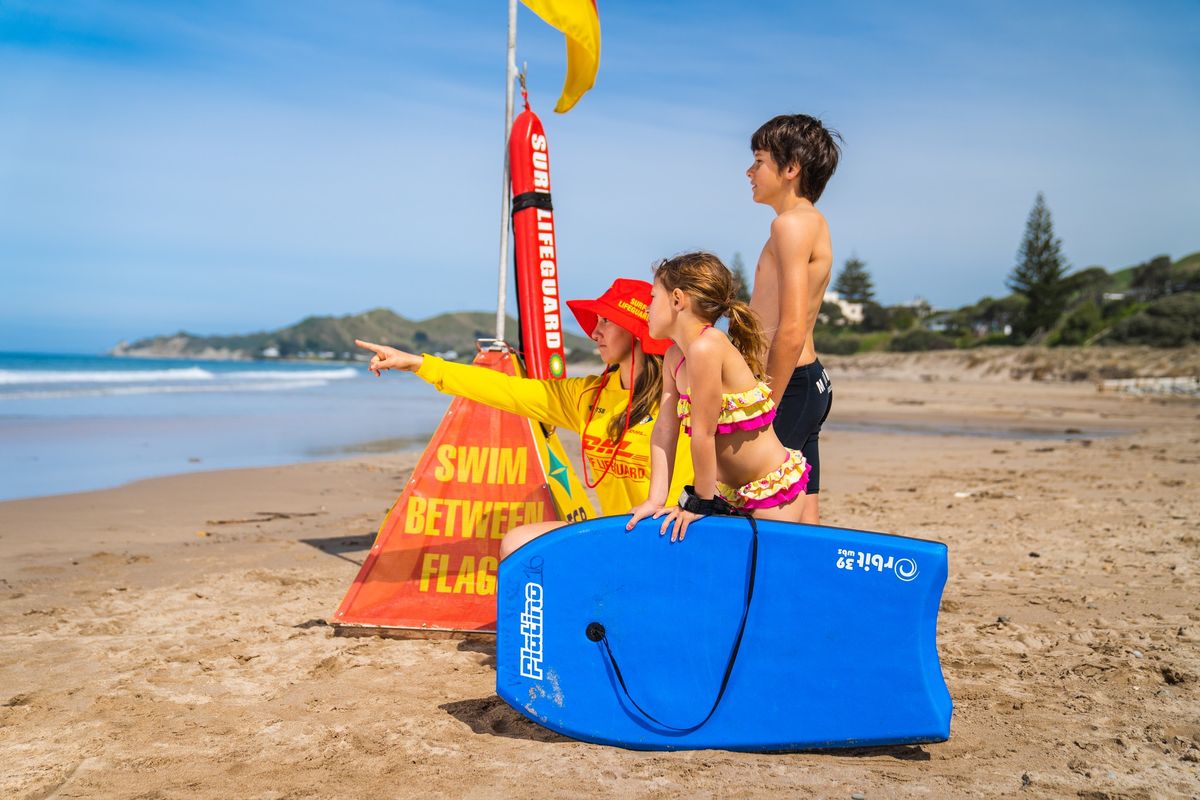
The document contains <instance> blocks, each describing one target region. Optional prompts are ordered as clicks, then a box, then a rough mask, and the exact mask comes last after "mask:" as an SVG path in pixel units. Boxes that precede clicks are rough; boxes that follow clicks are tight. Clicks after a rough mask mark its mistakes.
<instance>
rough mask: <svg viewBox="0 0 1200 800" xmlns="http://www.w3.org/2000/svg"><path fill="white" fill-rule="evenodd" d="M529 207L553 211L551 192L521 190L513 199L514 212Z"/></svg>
mask: <svg viewBox="0 0 1200 800" xmlns="http://www.w3.org/2000/svg"><path fill="white" fill-rule="evenodd" d="M527 208H541V209H545V210H546V211H553V210H554V204H553V203H551V202H550V193H549V192H521V194H519V195H517V196H515V197H513V199H512V213H513V214H514V215H515V214H516V213H517V212H518V211H524V210H525V209H527Z"/></svg>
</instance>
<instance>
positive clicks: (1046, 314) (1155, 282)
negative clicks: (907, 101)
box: [732, 192, 1200, 354]
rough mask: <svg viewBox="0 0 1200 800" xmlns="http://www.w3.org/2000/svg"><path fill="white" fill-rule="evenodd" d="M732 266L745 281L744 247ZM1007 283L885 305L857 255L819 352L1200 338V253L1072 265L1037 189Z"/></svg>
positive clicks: (841, 282) (820, 334)
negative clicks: (953, 297) (1111, 267)
mask: <svg viewBox="0 0 1200 800" xmlns="http://www.w3.org/2000/svg"><path fill="white" fill-rule="evenodd" d="M732 269H733V271H734V274H735V277H736V278H737V279H738V280H739V284H740V286H741V287H743V290H744V288H745V287H746V285H747V282H746V279H745V273H744V268H743V265H742V261H741V256H740V255H737V254H735V256H734V258H733V262H732ZM1005 285H1006V287H1007V288H1008V289H1009V291H1010V292H1011V293H1010V294H1008V295H1006V296H1004V297H1000V298H993V297H984V298H982V299H980V300H979V301H977V302H975V303H972V304H970V305H966V306H963V307H961V308H957V309H945V310H934V309H933V308H932V307H931V306H930V305H929V304H928V303H927V302H925V301H922V300H917V301H914V302H912V303H906V304H900V305H892V306H885V305H882V304H881V303H879V302H878V301H877V300H876V296H875V287H874V284H873V281H872V279H871V274H870V272H869V271H868V269H867V264H866V262H865V261H863V260H862V259H860V258H858V257H857V255H852V256H851V257H850V258H848V259H847V260H846V261H845V263H844V264H843V265H842V267H841V269H840V270H839V271H838V273H837V275H836V277H835V279H834V281H833V283H832V286H831V288H832V290H833V292H834V293H836V295H837V296H838V298H839V299H840V300H841V303H840V304H839V303H834V302H828V301H827V302H825V303H823V304H822V306H821V311H820V315H819V316H818V321H817V326H816V330H815V331H814V339H815V344H816V347H817V350H818V352H825V353H833V354H849V353H854V352H859V351H863V350H879V349H888V350H897V351H913V350H934V349H949V348H954V347H977V346H980V345H1045V346H1051V347H1055V346H1063V345H1108V344H1144V345H1150V346H1155V347H1180V346H1184V345H1188V344H1193V343H1200V253H1193V254H1192V255H1190V256H1187V257H1185V258H1182V259H1180V260H1178V261H1172V260H1171V258H1170V257H1168V256H1165V255H1159V256H1154V257H1153V258H1150V259H1148V260H1146V261H1145V262H1143V263H1141V264H1137V265H1135V266H1132V267H1128V268H1126V269H1122V270H1118V271H1117V272H1112V273H1110V272H1109V271H1108V270H1106V269H1104V268H1103V267H1089V268H1087V269H1083V270H1079V271H1076V272H1072V271H1071V266H1070V263H1069V262H1068V260H1067V258H1066V256H1065V254H1064V252H1063V243H1062V240H1061V239H1059V238H1058V236H1056V235H1055V233H1054V222H1053V219H1052V216H1051V213H1050V209H1049V207H1048V206H1047V204H1046V198H1045V196H1044V195H1043V194H1042V193H1041V192H1039V193H1038V194H1037V197H1036V199H1035V200H1034V203H1033V207H1032V209H1031V210H1030V212H1029V216H1028V217H1027V219H1026V221H1025V232H1024V235H1023V236H1022V238H1021V242H1020V245H1019V247H1018V249H1017V257H1016V261H1015V264H1014V265H1013V266H1012V268H1011V270H1010V271H1009V273H1008V275H1007V277H1006V281H1005ZM747 294H748V293H747ZM847 311H850V312H853V313H852V314H850V315H848V314H847V313H846V312H847Z"/></svg>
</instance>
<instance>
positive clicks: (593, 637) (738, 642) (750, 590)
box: [585, 511, 758, 733]
mask: <svg viewBox="0 0 1200 800" xmlns="http://www.w3.org/2000/svg"><path fill="white" fill-rule="evenodd" d="M729 516H737V517H744V518H745V519H746V521H747V522H749V523H750V531H751V535H750V568H749V569H748V570H747V575H746V603H745V605H744V606H743V607H742V619H741V622H740V623H739V624H738V631H737V636H736V637H734V640H733V647H732V648H731V649H730V651H729V663H727V664H726V665H725V676H724V677H723V678H721V688H720V690H718V691H717V699H715V700H713V704H712V708H710V709H709V710H708V713H707V714H705V716H704V719H702V720H700V721H699V722H697V723H696V724H695V725H688V726H687V727H678V726H676V725H669V724H667V723H665V722H663V721H662V720H660V719H658V718H657V717H655V716H654V715H653V714H651V713H650V712H649V711H647V710H646V709H644V708H642V706H641V704H640V703H638V701H636V700H634V699H633V695H631V694H630V693H629V687H628V686H626V685H625V677H624V676H623V675H622V674H621V668H620V667H619V666H617V658H616V656H614V655H613V651H612V647H611V646H610V645H609V643H608V631H606V630H605V628H604V626H603V625H601V624H600V623H598V622H592V623H590V624H589V625H588V626H587V630H586V631H585V635H586V636H587V638H588V639H589V640H590V641H593V642H596V643H598V644H602V645H604V652H605V653H606V654H607V655H608V662H609V664H610V665H611V666H612V670H613V673H614V674H615V675H616V678H617V682H618V683H619V684H621V691H623V692H624V693H625V697H626V699H628V700H629V702H630V703H631V704H633V707H634V708H636V709H637V710H638V711H639V712H640V713H641V715H642V716H643V717H645V718H646V719H648V720H650V721H651V722H653V723H654V724H655V725H658V726H660V727H663V728H666V729H667V730H670V731H675V732H677V733H691V732H692V731H695V730H698V729H699V728H700V727H701V726H703V725H704V724H705V723H706V722H708V721H709V720H710V719H712V715H713V714H715V713H717V707H718V706H719V705H721V698H722V697H724V696H725V689H726V688H727V687H728V686H729V677H730V676H731V675H732V674H733V665H734V664H735V663H736V662H737V657H738V650H739V649H740V648H741V646H742V634H744V633H745V632H746V618H747V617H748V616H750V601H751V600H753V599H754V575H755V572H756V571H757V567H758V525H757V524H756V523H755V521H754V517H753V516H751V515H750V514H748V513H746V512H744V511H734V512H733V513H732V514H729Z"/></svg>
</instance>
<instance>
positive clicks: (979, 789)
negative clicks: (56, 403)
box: [0, 369, 1200, 800]
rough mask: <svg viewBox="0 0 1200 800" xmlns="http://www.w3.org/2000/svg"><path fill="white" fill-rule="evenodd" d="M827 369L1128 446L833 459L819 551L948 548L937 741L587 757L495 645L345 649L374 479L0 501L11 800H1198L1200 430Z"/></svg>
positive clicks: (958, 447)
mask: <svg viewBox="0 0 1200 800" xmlns="http://www.w3.org/2000/svg"><path fill="white" fill-rule="evenodd" d="M830 371H831V373H832V374H833V380H834V386H835V395H836V399H835V405H834V412H833V413H834V418H835V419H836V418H838V417H841V418H842V419H844V420H858V421H861V420H872V419H884V418H887V419H892V420H895V419H897V418H899V419H901V420H906V421H908V422H909V423H910V424H913V425H918V424H919V425H925V426H935V425H945V424H948V423H950V422H961V421H962V420H976V421H977V422H979V424H984V423H987V424H990V425H993V426H996V427H999V428H1005V427H1011V426H1014V425H1017V426H1024V427H1033V428H1035V429H1045V430H1052V429H1056V430H1059V431H1065V430H1066V429H1068V428H1077V429H1079V430H1081V431H1096V430H1099V431H1109V430H1112V431H1114V432H1113V433H1112V434H1111V435H1106V436H1096V437H1094V438H1090V439H1089V438H1079V437H1076V438H1065V436H1066V435H1065V434H1063V436H1064V438H1061V439H1058V440H1045V439H1020V438H1008V437H983V436H929V435H924V434H912V433H889V434H881V433H875V432H869V433H868V432H861V431H847V430H837V429H829V430H827V431H826V432H825V433H823V434H822V447H823V468H824V469H825V476H824V481H823V483H824V484H825V488H823V491H822V501H821V502H822V510H823V521H824V522H825V523H826V524H828V525H831V526H836V527H845V528H857V529H863V530H878V531H883V532H890V533H899V534H902V535H909V536H915V537H919V538H926V539H935V540H938V541H944V542H946V543H947V545H948V546H949V547H950V577H949V580H948V582H947V585H946V588H945V593H944V595H943V600H942V607H941V614H940V616H939V624H938V646H939V654H940V660H941V666H942V670H943V673H944V674H945V677H946V680H947V683H948V685H949V687H950V691H951V695H952V697H953V699H954V702H955V712H954V719H953V722H952V732H951V738H950V740H949V741H948V742H946V743H944V744H937V745H923V746H912V747H890V748H889V747H884V748H869V749H860V750H850V751H841V752H819V751H818V752H807V753H779V754H756V753H731V752H724V751H696V752H683V753H639V752H633V751H626V750H621V749H616V748H608V747H601V746H596V745H588V744H582V743H578V742H573V741H571V740H567V739H564V738H562V737H559V736H556V735H554V734H551V733H549V732H547V731H545V730H543V729H541V728H539V727H537V726H535V725H533V724H532V723H530V722H528V721H527V720H525V719H524V718H523V717H521V716H520V715H519V714H518V713H517V712H515V711H513V710H512V709H510V708H509V707H508V706H507V705H505V704H504V703H503V702H501V701H500V700H499V699H498V698H496V697H495V695H494V681H495V673H494V668H493V663H494V655H493V653H492V651H491V647H492V645H491V644H490V643H487V642H484V643H480V642H456V641H446V640H422V639H416V640H395V639H382V638H348V637H340V636H334V635H332V631H331V629H330V627H329V625H328V620H329V619H330V618H331V617H332V614H333V612H334V611H335V610H336V608H337V605H338V603H339V601H340V600H341V598H342V596H343V595H344V593H345V592H346V590H347V589H348V588H349V586H350V583H351V581H352V580H353V578H354V576H355V575H356V574H357V571H358V568H359V565H360V564H361V562H362V559H363V557H364V556H365V555H366V553H367V551H368V549H369V547H370V545H371V542H372V541H373V537H374V534H375V531H376V529H377V528H378V526H379V524H380V522H381V521H382V519H383V517H384V515H385V514H386V512H387V509H388V508H389V507H390V505H391V504H392V503H393V502H394V500H395V499H396V498H397V497H398V496H399V494H400V491H401V490H402V489H403V487H404V485H405V483H406V481H407V478H408V475H409V473H410V471H411V469H412V468H413V465H414V464H415V461H416V456H415V454H411V455H409V456H396V455H365V456H359V457H355V458H349V459H335V460H327V461H316V462H306V463H300V464H293V465H289V466H281V467H265V468H258V469H245V470H224V471H213V472H203V473H192V474H185V475H178V476H173V477H160V478H151V479H147V480H143V481H138V482H135V483H132V484H128V485H126V486H123V487H120V488H116V489H108V490H101V491H95V492H88V493H82V494H74V495H59V496H54V497H44V498H35V499H26V500H13V501H8V502H4V503H0V637H2V640H3V641H4V643H5V644H4V647H3V648H0V759H3V762H4V763H5V764H7V765H9V768H8V770H6V772H5V774H4V775H3V776H0V793H2V794H4V795H5V796H11V797H16V798H35V797H47V796H50V795H53V794H55V793H56V792H58V793H61V794H63V795H76V796H105V797H118V798H124V797H129V798H132V797H139V796H147V795H155V794H157V795H162V796H181V795H184V794H186V795H188V796H189V797H194V798H200V800H217V798H224V797H228V796H230V794H237V795H239V796H253V797H273V796H288V795H297V796H322V797H324V796H330V797H332V796H344V795H346V794H347V793H354V794H379V795H381V796H396V795H402V796H406V795H408V794H412V795H416V794H421V795H422V796H431V797H460V796H472V797H488V796H495V795H497V794H506V795H519V794H521V793H523V792H524V791H526V790H527V789H528V786H529V783H530V782H531V781H533V780H536V781H537V782H538V785H539V786H540V787H541V788H542V789H543V791H544V792H545V793H546V794H547V796H577V795H579V794H588V795H596V796H612V797H646V798H665V797H669V796H678V795H680V794H682V793H685V792H686V793H693V794H697V793H698V794H700V795H714V796H728V795H733V794H740V795H750V796H765V795H777V794H778V793H780V792H784V793H788V794H791V795H800V796H811V795H816V796H846V795H849V794H850V793H853V792H863V793H864V794H865V795H866V796H867V797H901V798H903V797H929V796H935V797H939V796H956V797H966V796H971V797H998V796H1009V795H1011V794H1013V793H1016V792H1018V791H1020V790H1021V789H1022V787H1023V786H1025V785H1026V784H1027V785H1028V789H1027V791H1032V792H1034V793H1035V794H1036V795H1037V796H1050V797H1062V796H1070V797H1076V796H1090V797H1101V796H1108V797H1135V798H1140V797H1146V798H1152V797H1157V796H1187V795H1188V794H1189V793H1194V786H1195V781H1196V775H1197V764H1198V763H1200V761H1198V759H1200V723H1198V722H1197V721H1196V718H1195V709H1196V708H1197V702H1198V692H1200V675H1198V674H1197V673H1198V672H1200V670H1198V669H1197V667H1196V665H1197V664H1200V612H1198V611H1197V610H1196V607H1195V601H1194V585H1195V581H1196V579H1197V571H1198V570H1200V534H1198V532H1197V529H1196V523H1195V520H1196V519H1200V491H1198V490H1200V476H1198V473H1197V470H1198V467H1197V465H1200V402H1197V401H1195V400H1186V399H1150V398H1138V397H1127V396H1120V395H1115V394H1110V393H1100V392H1097V391H1096V390H1095V388H1094V387H1092V386H1090V385H1081V384H1045V383H1035V382H1029V381H1010V382H1007V383H997V382H996V381H993V380H975V379H972V378H970V376H962V377H960V380H958V381H953V382H952V381H946V380H933V381H924V380H922V379H921V378H920V377H918V376H916V375H910V377H909V378H908V379H906V380H901V379H898V378H893V377H887V376H885V377H884V378H880V377H870V378H867V377H864V376H860V375H854V374H852V373H849V372H848V371H844V370H841V369H839V370H838V371H837V372H834V370H833V369H831V370H830ZM1121 431H1126V432H1121ZM564 444H566V445H567V448H568V451H569V452H571V453H572V457H573V458H577V453H576V452H574V451H575V449H576V448H577V443H574V442H568V441H567V439H566V437H564ZM530 765H536V775H535V772H534V769H535V768H534V767H533V766H530ZM347 776H353V778H348V777H347ZM348 781H350V782H351V783H348ZM351 785H352V786H353V789H350V788H349V787H350V786H351ZM398 787H400V788H398ZM409 787H411V788H409Z"/></svg>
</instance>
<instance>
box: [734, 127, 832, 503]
mask: <svg viewBox="0 0 1200 800" xmlns="http://www.w3.org/2000/svg"><path fill="white" fill-rule="evenodd" d="M836 136H837V134H836V133H832V132H830V131H829V130H827V129H826V128H825V127H824V126H823V125H822V124H821V121H820V120H818V119H815V118H813V117H810V116H807V115H805V114H792V115H785V116H779V117H775V118H774V119H772V120H770V121H769V122H767V123H766V124H765V125H763V126H762V127H761V128H759V129H758V130H757V131H755V133H754V136H752V137H751V139H750V149H751V150H753V151H754V163H753V164H751V165H750V168H749V169H747V170H746V175H747V177H749V178H750V188H751V191H752V192H753V195H754V201H755V202H756V203H763V204H764V205H769V206H771V208H773V209H774V210H775V214H776V216H775V219H774V220H772V222H771V234H770V236H769V237H768V238H767V243H766V245H764V246H763V250H762V253H761V255H759V258H758V266H757V267H756V268H755V271H754V292H753V294H752V295H751V298H750V305H751V307H752V308H753V309H754V310H755V311H756V312H757V313H758V315H759V317H760V318H761V319H762V323H763V327H764V329H765V330H766V333H767V336H768V338H769V339H770V341H771V347H770V351H769V353H768V356H767V380H768V382H769V384H770V386H771V396H772V397H773V398H774V400H775V403H776V405H777V407H778V413H777V414H776V417H775V433H776V434H777V435H778V436H779V439H780V441H782V442H783V444H784V445H785V446H786V447H790V448H792V449H794V450H800V451H801V452H803V453H804V457H805V459H806V460H807V461H808V463H809V464H810V465H811V467H812V472H811V474H810V477H809V483H808V486H809V488H808V495H807V496H806V497H805V499H804V503H805V509H804V513H803V515H802V521H803V522H807V523H811V524H816V523H818V522H819V521H820V512H819V508H820V507H819V504H818V500H817V495H818V493H819V492H820V491H821V458H820V447H819V440H818V437H819V435H820V433H821V425H822V424H823V423H824V422H825V418H826V417H827V416H828V415H829V409H830V407H831V406H832V401H833V390H832V388H831V387H830V384H829V375H828V374H827V373H826V372H825V370H824V368H823V367H822V366H821V362H820V361H818V360H817V351H816V348H815V346H814V345H813V328H814V326H815V325H816V322H817V316H818V315H819V314H820V313H821V301H822V300H823V299H824V297H825V289H826V288H828V286H829V279H830V276H831V274H832V271H833V245H832V243H831V240H830V236H829V225H828V223H827V222H826V221H825V217H824V215H822V214H821V212H820V211H818V210H817V209H816V206H815V205H814V204H815V203H816V201H817V199H818V198H820V196H821V193H822V192H823V191H824V190H825V184H826V183H827V182H828V180H829V178H830V176H832V175H833V173H834V170H836V169H837V163H838V159H839V157H840V151H839V149H838V146H837V143H836V141H835V137H836ZM838 138H840V137H838Z"/></svg>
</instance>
